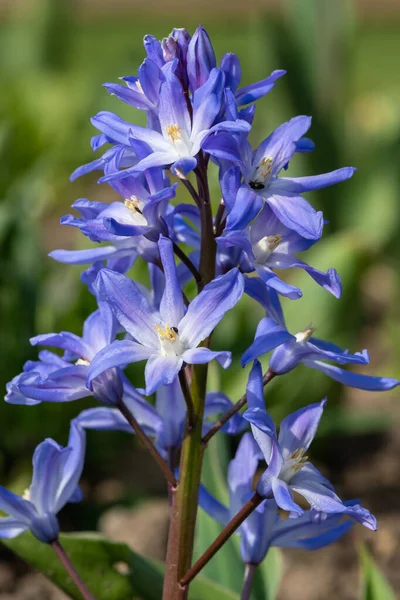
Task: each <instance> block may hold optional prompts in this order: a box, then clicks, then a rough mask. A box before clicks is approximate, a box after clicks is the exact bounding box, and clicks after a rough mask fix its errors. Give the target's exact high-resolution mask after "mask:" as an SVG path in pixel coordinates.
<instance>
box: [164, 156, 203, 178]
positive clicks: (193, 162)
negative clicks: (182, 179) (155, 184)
mask: <svg viewBox="0 0 400 600" xmlns="http://www.w3.org/2000/svg"><path fill="white" fill-rule="evenodd" d="M164 164H168V163H164ZM196 167H197V158H195V157H194V156H184V157H182V158H178V159H177V160H175V161H174V162H173V164H172V165H171V173H173V174H174V175H176V173H177V172H178V171H180V172H182V173H183V174H184V175H187V174H188V173H190V171H193V170H194V169H195V168H196Z"/></svg>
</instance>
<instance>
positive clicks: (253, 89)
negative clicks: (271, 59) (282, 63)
mask: <svg viewBox="0 0 400 600" xmlns="http://www.w3.org/2000/svg"><path fill="white" fill-rule="evenodd" d="M285 74H286V71H282V70H277V71H273V72H272V73H271V75H270V76H269V77H267V78H266V79H262V80H261V81H257V82H256V83H251V84H250V85H246V86H245V87H242V88H241V89H240V90H238V91H237V92H236V102H237V104H238V106H242V105H243V104H249V102H255V101H256V100H258V99H259V98H262V97H263V96H265V95H266V94H268V92H270V91H271V90H272V88H273V87H274V86H275V82H276V81H277V80H278V79H279V78H280V77H282V76H283V75H285Z"/></svg>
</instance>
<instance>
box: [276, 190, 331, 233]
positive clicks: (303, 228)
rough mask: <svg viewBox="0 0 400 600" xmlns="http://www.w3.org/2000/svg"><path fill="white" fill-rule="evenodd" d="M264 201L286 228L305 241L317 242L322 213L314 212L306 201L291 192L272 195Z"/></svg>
mask: <svg viewBox="0 0 400 600" xmlns="http://www.w3.org/2000/svg"><path fill="white" fill-rule="evenodd" d="M265 199H266V201H267V202H268V204H269V205H270V207H271V208H272V210H273V211H274V213H275V215H276V216H277V218H278V219H279V220H280V221H282V223H283V224H284V225H286V227H289V229H293V230H294V231H296V232H297V233H299V234H300V235H301V236H303V237H305V238H306V239H311V240H319V238H320V237H321V235H322V229H323V226H324V219H323V216H322V213H321V212H316V211H315V210H314V209H313V207H312V206H311V205H310V204H309V203H308V202H307V200H305V199H304V198H302V197H301V196H298V195H297V194H292V193H291V192H284V193H282V194H273V195H271V196H268V197H266V198H265Z"/></svg>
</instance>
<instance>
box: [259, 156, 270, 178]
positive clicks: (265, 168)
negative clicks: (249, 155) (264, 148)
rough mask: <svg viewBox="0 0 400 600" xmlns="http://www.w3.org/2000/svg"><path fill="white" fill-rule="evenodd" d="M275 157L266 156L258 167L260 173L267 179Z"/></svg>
mask: <svg viewBox="0 0 400 600" xmlns="http://www.w3.org/2000/svg"><path fill="white" fill-rule="evenodd" d="M272 163H273V159H272V158H271V157H264V158H263V159H262V161H261V162H260V164H259V166H258V169H259V170H260V175H261V176H262V177H264V179H267V177H268V176H269V175H270V173H271V169H272Z"/></svg>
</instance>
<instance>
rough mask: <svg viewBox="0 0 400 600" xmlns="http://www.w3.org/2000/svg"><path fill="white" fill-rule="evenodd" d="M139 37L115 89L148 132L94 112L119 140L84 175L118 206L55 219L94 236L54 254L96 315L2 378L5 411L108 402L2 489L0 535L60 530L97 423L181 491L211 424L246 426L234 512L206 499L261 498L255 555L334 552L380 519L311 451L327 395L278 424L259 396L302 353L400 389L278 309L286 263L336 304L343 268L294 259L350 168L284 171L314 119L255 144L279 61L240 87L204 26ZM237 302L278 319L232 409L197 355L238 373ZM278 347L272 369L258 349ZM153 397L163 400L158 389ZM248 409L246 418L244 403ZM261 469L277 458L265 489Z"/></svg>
mask: <svg viewBox="0 0 400 600" xmlns="http://www.w3.org/2000/svg"><path fill="white" fill-rule="evenodd" d="M144 47H145V51H146V54H147V56H146V57H145V59H144V61H143V63H142V65H141V66H140V67H139V70H138V75H137V76H128V77H123V78H122V80H123V83H122V84H109V83H108V84H105V87H106V89H107V91H108V92H110V93H111V94H113V95H114V96H116V97H117V98H118V99H120V100H122V101H123V102H125V103H127V104H129V105H130V106H132V107H134V108H136V109H139V110H142V111H144V112H145V113H146V117H147V126H146V127H139V126H137V125H135V124H133V123H130V122H127V121H124V120H123V119H121V118H120V117H119V116H117V115H116V114H114V113H111V112H104V111H103V112H100V113H99V114H97V115H96V116H95V117H94V118H93V119H92V123H93V125H94V127H96V129H97V130H98V132H99V133H98V134H97V135H95V136H94V137H93V139H92V148H93V150H95V151H97V150H98V149H99V148H101V147H103V146H104V145H107V149H106V151H105V152H104V153H103V154H102V156H101V157H100V158H96V159H95V160H94V161H92V162H90V163H89V164H86V165H84V166H81V167H79V168H78V169H77V170H76V171H75V172H74V173H73V175H72V179H74V178H76V177H78V176H81V175H84V174H86V173H89V172H91V171H94V170H98V171H100V172H101V177H100V179H99V182H100V183H102V184H106V185H108V186H110V187H111V188H112V190H113V193H114V192H116V195H115V196H114V199H113V202H112V203H111V204H105V203H103V202H97V201H90V200H87V199H80V200H78V201H77V202H75V203H74V204H73V208H74V209H77V210H78V211H79V213H80V216H79V217H76V216H72V215H67V216H65V217H63V218H62V220H61V222H62V224H64V225H70V226H73V227H77V228H78V229H80V231H81V232H82V233H83V234H84V235H85V236H86V237H88V238H89V240H91V241H92V242H95V244H96V245H94V246H93V245H92V246H91V247H90V248H88V249H85V250H77V251H67V250H61V249H59V250H55V251H53V252H52V253H51V256H52V257H53V258H54V259H55V260H57V261H59V262H63V263H73V264H82V265H87V267H86V270H85V271H84V272H83V274H82V281H83V282H84V283H85V284H86V285H87V286H88V289H89V291H90V292H91V293H92V294H93V295H94V296H95V298H96V301H97V305H98V308H97V310H96V311H95V312H94V313H93V314H91V315H90V316H89V317H88V319H87V320H86V321H85V323H84V325H83V333H82V336H81V337H79V336H78V335H76V334H74V333H69V332H61V333H49V334H44V335H38V336H36V337H34V338H32V339H31V343H32V344H33V345H41V346H45V347H52V348H56V349H58V350H62V351H63V353H62V355H60V354H56V353H54V352H51V351H49V350H42V351H41V352H40V353H39V359H38V361H28V362H27V363H26V364H25V366H24V369H23V373H21V374H20V375H18V376H16V377H15V378H14V379H13V380H12V381H11V382H10V383H9V384H8V387H7V395H6V401H7V402H9V403H14V404H26V405H35V404H37V403H40V402H67V401H72V400H78V399H80V398H83V397H86V396H93V398H94V399H95V400H96V401H97V402H98V403H100V404H101V405H102V406H98V407H94V408H91V409H88V410H85V411H83V412H81V413H80V414H79V415H78V416H77V417H76V418H75V419H74V420H73V421H72V423H71V435H70V440H69V443H68V446H67V448H65V449H62V448H61V447H59V446H58V445H57V444H55V442H53V441H52V440H46V441H45V442H43V443H42V444H40V446H38V448H37V450H36V452H35V455H34V475H33V482H32V486H31V488H30V494H29V499H21V498H19V497H17V496H15V495H14V494H11V493H10V492H7V491H6V490H5V489H3V488H1V489H0V508H1V509H2V510H4V511H6V512H7V513H8V514H9V515H10V516H9V517H7V518H4V519H2V521H1V523H0V536H3V537H12V536H14V535H17V534H19V533H20V532H21V531H23V530H25V529H30V530H31V531H32V532H33V534H34V535H35V536H36V537H37V538H38V539H40V540H41V541H45V542H49V541H52V540H54V539H56V538H57V535H58V523H57V518H56V513H57V512H58V511H59V510H60V509H61V508H62V506H63V505H64V504H65V503H66V502H68V501H70V502H71V501H74V500H77V499H78V496H79V494H78V491H77V490H78V488H77V485H78V479H79V476H80V474H81V471H82V466H83V454H84V439H85V430H86V429H98V430H113V429H115V430H123V431H127V432H131V433H135V432H136V433H137V434H139V435H141V438H142V440H143V439H144V440H147V442H146V443H147V444H148V447H149V448H150V449H151V451H152V453H153V456H154V457H155V458H156V460H157V461H162V463H163V464H164V467H163V468H165V469H170V472H171V473H173V474H174V475H173V476H172V475H171V477H170V478H169V483H170V485H172V486H175V488H176V489H177V490H178V489H179V486H180V485H183V483H181V482H182V481H183V480H184V478H185V469H186V468H187V463H185V461H183V462H182V463H181V465H180V469H178V468H177V467H178V463H177V461H176V458H177V457H179V451H180V449H181V447H182V444H185V443H186V440H187V439H189V438H190V436H191V432H192V431H193V430H194V429H195V428H196V427H197V425H196V424H198V422H199V420H200V428H201V429H200V434H199V435H200V437H199V438H198V439H200V438H201V436H203V442H204V440H206V441H208V439H209V438H210V437H212V435H214V433H216V432H217V431H219V430H222V431H224V432H225V433H227V434H230V435H237V434H239V433H241V432H243V431H245V430H247V431H246V433H245V434H244V435H243V437H242V439H241V441H240V443H239V446H238V449H237V452H236V456H235V458H234V459H233V460H232V462H231V463H230V466H229V473H228V485H229V497H230V500H229V507H225V506H223V505H222V504H220V502H219V501H218V500H217V499H215V498H213V496H212V495H211V494H210V493H209V492H208V491H207V490H206V489H205V488H203V487H200V492H199V504H200V506H201V507H202V508H203V509H204V510H206V511H207V512H208V513H209V514H211V515H212V516H213V517H214V518H215V519H217V520H218V521H219V522H220V523H222V524H223V525H224V526H225V527H228V528H229V524H230V522H231V521H232V520H235V515H237V514H238V513H240V511H241V510H243V507H245V506H246V503H247V502H248V501H249V498H250V497H252V495H253V494H255V496H256V497H257V502H256V503H255V505H254V509H253V510H252V511H250V512H249V514H248V516H247V519H245V520H244V521H243V523H241V524H239V525H238V528H237V532H238V533H239V534H240V536H241V553H242V558H243V561H244V562H245V563H249V564H258V563H260V562H261V561H262V560H263V559H264V557H265V555H266V553H267V551H268V549H269V548H270V547H271V546H274V545H275V546H285V547H286V546H291V547H300V548H306V549H312V548H318V547H321V546H324V545H326V544H328V543H330V542H332V541H334V540H336V539H337V538H339V537H340V536H341V535H342V534H344V533H345V532H346V531H347V530H348V529H349V527H351V525H352V523H354V522H356V521H357V522H359V523H361V524H363V525H364V526H366V527H368V528H370V529H375V528H376V521H375V518H374V517H373V516H372V515H371V514H370V513H369V512H368V511H367V510H366V509H364V508H362V507H361V505H360V504H359V503H358V502H355V501H350V502H342V500H341V499H340V498H339V497H338V495H337V494H336V492H335V491H334V488H333V486H332V484H331V483H330V482H329V481H328V480H327V479H326V478H325V477H324V476H323V475H322V474H321V473H320V471H319V470H318V469H316V467H314V465H313V464H312V463H311V462H310V461H309V459H308V456H307V455H306V453H307V451H308V448H309V446H310V444H311V442H312V439H313V438H314V436H315V433H316V431H317V427H318V423H319V420H320V418H321V417H322V414H323V409H324V406H325V402H326V401H325V400H323V401H322V402H320V403H319V404H313V405H310V406H306V407H305V408H302V409H300V410H297V411H296V412H294V413H293V414H291V415H289V416H288V417H286V418H285V419H284V420H283V421H282V423H281V425H280V429H279V433H277V431H276V427H275V425H274V423H273V421H272V419H271V417H270V415H269V414H268V412H267V410H266V407H265V403H264V391H263V387H264V385H265V384H266V383H267V382H269V381H270V380H271V379H272V378H273V377H275V376H278V375H282V374H284V373H287V372H289V371H291V370H293V369H294V368H296V367H297V365H298V364H299V363H303V364H304V365H306V366H308V367H311V368H313V369H318V370H320V371H322V372H324V373H326V374H327V375H328V376H329V377H331V378H333V379H335V380H337V381H339V382H341V383H343V384H345V385H349V386H353V387H357V388H360V389H364V390H388V389H391V388H393V387H395V386H397V385H398V384H399V382H398V381H397V380H395V379H390V378H381V377H370V376H366V375H360V374H357V373H354V372H351V371H348V370H345V369H344V368H342V366H343V365H346V364H349V365H352V364H356V365H357V364H365V363H368V361H369V357H368V353H367V352H366V351H365V350H364V351H362V352H356V353H355V354H351V353H349V352H348V351H347V350H346V351H344V350H342V349H341V348H339V347H337V346H335V345H334V344H332V343H330V342H326V341H322V340H319V339H316V338H314V337H313V333H314V330H313V329H312V328H307V329H305V330H304V331H302V332H300V333H297V334H295V335H292V334H290V333H289V332H288V331H287V329H286V326H285V322H284V317H283V312H282V309H281V305H280V299H279V296H280V295H281V296H285V297H288V298H290V299H292V300H296V299H297V298H299V297H301V295H302V292H301V290H300V289H299V288H297V287H295V286H293V285H291V284H289V283H287V282H286V281H284V280H282V279H281V278H280V276H279V274H278V273H279V272H280V271H281V270H282V269H290V268H300V269H304V270H305V271H306V272H307V273H308V274H309V275H310V277H312V279H313V280H314V281H315V283H316V284H317V285H319V286H321V287H323V288H324V289H325V290H327V291H328V292H330V293H331V294H333V295H334V296H335V297H336V298H339V297H340V295H341V280H340V277H339V275H338V273H337V272H336V271H335V269H333V268H329V269H328V270H327V271H326V272H322V271H319V270H317V269H315V268H313V267H312V266H310V265H308V264H307V263H306V262H304V261H303V260H302V259H301V258H298V256H297V254H298V253H301V252H303V251H305V250H307V249H308V248H310V247H311V246H312V245H314V244H316V243H317V242H318V241H319V240H320V239H321V236H322V233H323V227H324V218H323V215H322V213H321V212H317V211H315V210H314V208H313V207H312V206H311V205H310V203H309V202H308V200H306V199H305V198H304V197H303V195H302V194H303V193H304V192H310V191H313V190H316V189H320V188H324V187H326V186H330V185H333V184H338V183H341V182H343V181H345V180H346V179H349V178H350V177H351V176H352V175H353V173H354V169H353V168H351V167H344V168H341V169H338V170H336V171H332V172H330V173H324V174H320V175H312V176H306V177H287V176H286V175H285V171H286V170H287V169H288V168H289V166H290V163H291V161H292V159H295V156H296V153H300V152H309V151H313V150H314V144H313V143H312V141H311V140H310V139H309V138H307V137H305V136H306V134H307V132H308V130H309V128H310V126H311V118H310V117H308V116H297V117H294V118H292V119H291V120H289V121H288V122H286V123H284V124H282V125H280V126H279V127H278V128H277V129H275V131H273V132H272V133H269V135H267V137H266V138H265V139H264V140H263V141H262V142H261V143H260V145H259V146H258V147H257V148H255V149H253V148H252V146H251V144H250V141H249V133H250V131H251V128H252V122H253V117H254V113H255V103H256V101H257V100H258V99H259V98H262V97H263V96H265V95H266V94H267V93H268V92H270V91H271V90H272V89H273V87H274V86H275V84H276V82H277V81H278V79H279V78H280V77H282V76H283V75H284V74H285V72H284V71H274V72H273V73H272V74H271V75H270V76H269V77H267V78H266V79H264V80H262V81H259V82H256V83H253V84H251V85H247V86H244V87H241V67H240V62H239V59H238V57H237V56H236V55H235V54H226V55H224V56H223V57H222V59H221V61H220V63H219V64H218V63H217V59H216V56H215V53H214V49H213V47H212V44H211V42H210V39H209V37H208V34H207V32H206V31H205V30H204V29H203V27H201V26H200V27H198V29H197V30H196V31H195V33H194V35H193V36H190V34H189V33H188V32H187V31H186V30H185V29H174V30H173V31H172V32H171V34H170V35H169V36H168V37H166V38H164V39H163V40H162V41H158V40H157V39H155V38H154V37H153V36H150V35H148V36H146V37H145V38H144ZM211 165H212V167H213V168H214V169H215V170H216V171H217V172H218V178H219V184H220V189H221V197H222V200H221V202H220V203H219V205H217V206H214V204H213V201H212V199H211V198H210V194H209V188H208V175H207V173H208V168H209V167H210V166H211ZM282 173H283V174H282ZM178 187H179V188H181V187H182V188H185V189H183V192H184V193H185V194H188V196H187V200H186V202H180V203H178V202H177V201H176V194H177V188H178ZM185 197H186V196H185ZM218 200H219V198H218ZM214 209H216V210H214ZM187 249H189V250H187ZM136 260H142V261H145V262H146V263H147V265H148V272H149V281H150V288H149V287H146V286H144V285H143V284H141V283H138V282H135V281H134V280H133V279H132V277H131V271H130V269H131V268H132V267H133V266H134V263H135V261H136ZM128 272H129V273H128ZM132 272H133V273H134V270H133V271H132ZM193 282H194V283H195V284H196V286H197V295H195V296H192V294H193V289H194V286H193V285H190V286H187V284H188V283H191V284H192V283H193ZM188 294H189V296H188ZM243 294H246V295H247V296H249V297H250V298H251V299H252V301H254V302H257V303H258V304H260V305H261V306H262V307H263V308H264V309H265V311H266V316H265V318H263V319H262V320H261V321H260V323H259V325H258V327H257V331H256V333H255V338H254V342H253V343H252V344H251V346H250V347H249V348H248V349H247V350H246V351H245V352H244V354H243V356H242V357H241V363H242V365H243V366H245V365H247V364H248V363H252V367H251V371H250V374H249V378H248V384H247V390H246V394H245V395H244V396H243V398H242V399H241V400H240V401H239V403H237V404H236V405H234V404H233V403H232V402H231V400H230V399H229V398H227V397H226V396H225V395H224V394H222V393H220V392H219V391H214V392H209V393H207V394H205V382H203V386H202V387H203V390H204V393H203V397H201V395H202V394H201V392H200V393H199V389H200V388H201V386H200V388H199V386H197V388H196V390H197V391H196V390H195V386H196V385H197V384H196V381H197V379H198V376H199V375H198V374H199V373H200V371H199V367H198V365H206V364H207V363H209V362H210V361H213V360H214V359H215V360H216V361H218V363H219V364H220V365H221V366H222V368H224V369H228V368H229V367H230V365H231V360H232V357H231V353H230V352H229V349H223V350H211V349H210V344H211V334H212V332H213V330H214V329H215V328H216V327H217V325H218V324H219V322H220V321H221V320H222V319H223V318H224V316H225V314H226V313H227V312H228V311H230V310H232V309H234V307H235V306H236V305H238V304H239V303H240V302H241V298H242V295H243ZM271 350H273V353H272V355H271V358H270V363H269V370H268V372H267V374H266V375H264V376H263V373H262V370H261V365H260V363H259V362H258V358H259V357H260V356H261V355H263V354H265V353H267V352H269V351H271ZM327 361H328V362H327ZM139 362H140V363H143V364H144V365H145V366H144V382H145V387H144V389H141V388H140V387H139V386H140V385H142V381H137V382H136V381H135V382H133V384H134V385H133V384H132V383H131V382H130V381H129V379H128V378H127V376H126V374H125V368H126V367H127V366H128V365H129V364H131V363H139ZM331 362H333V363H337V364H338V365H340V366H335V365H332V364H330V363H331ZM202 369H203V370H202V371H201V373H202V377H205V376H206V375H205V374H206V368H205V367H202ZM134 386H135V387H134ZM195 392H196V393H195ZM153 393H155V394H156V400H155V405H154V404H152V403H151V402H150V401H149V398H148V396H151V395H152V394H153ZM246 403H247V410H246V412H245V413H243V414H242V413H240V412H239V409H240V408H241V407H242V406H244V405H245V404H246ZM132 427H133V429H132ZM249 427H251V432H250V431H248V430H249ZM188 443H189V442H188ZM204 446H206V443H203V449H204ZM199 452H200V449H199ZM182 454H183V452H182ZM174 457H175V460H174ZM260 461H264V462H265V463H266V468H265V469H264V471H263V472H262V474H261V475H260V476H259V477H258V480H257V483H256V485H254V484H253V480H254V477H255V474H256V471H259V462H260ZM175 476H177V477H178V480H177V481H175V480H174V477H175ZM174 481H175V483H174ZM171 482H172V483H171ZM199 483H200V482H199V481H197V484H196V485H197V486H198V485H199ZM193 485H195V484H193ZM294 494H296V497H295V496H294ZM299 497H302V501H301V504H299V501H298V498H299ZM282 511H285V513H286V517H285V518H284V517H283V516H282ZM194 514H195V513H194ZM182 575H183V574H182V573H181V575H180V577H182ZM182 581H185V582H186V583H188V580H187V579H186V580H185V578H184V579H183V580H182Z"/></svg>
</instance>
